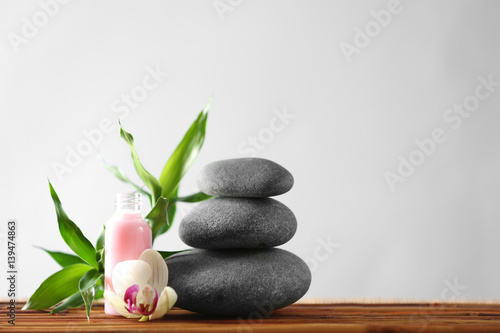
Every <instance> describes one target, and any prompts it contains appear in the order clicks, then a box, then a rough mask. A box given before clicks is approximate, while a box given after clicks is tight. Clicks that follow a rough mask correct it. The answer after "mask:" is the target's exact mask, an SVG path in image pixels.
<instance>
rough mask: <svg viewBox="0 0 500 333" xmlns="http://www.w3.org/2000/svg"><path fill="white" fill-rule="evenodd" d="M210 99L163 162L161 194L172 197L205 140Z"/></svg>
mask: <svg viewBox="0 0 500 333" xmlns="http://www.w3.org/2000/svg"><path fill="white" fill-rule="evenodd" d="M210 102H211V99H210V101H209V102H208V103H207V105H206V106H205V108H204V109H203V110H202V111H201V112H200V113H199V114H198V118H196V120H195V121H194V122H193V124H192V125H191V127H190V128H189V130H188V131H187V132H186V134H185V135H184V138H183V139H182V141H181V142H180V143H179V145H178V146H177V148H176V149H175V151H174V153H173V154H172V156H170V159H169V160H168V161H167V163H166V164H165V167H164V168H163V170H162V172H161V175H160V179H159V180H160V184H161V186H162V187H163V190H162V193H161V194H162V196H164V197H165V198H169V199H170V198H172V197H173V196H174V195H173V193H174V191H175V190H176V189H177V188H178V186H179V182H180V181H181V179H182V177H183V176H184V174H185V173H186V172H187V170H188V169H189V167H190V166H191V164H192V163H193V162H194V160H195V158H196V156H198V152H199V151H200V149H201V147H202V146H203V142H204V141H205V129H206V126H207V117H208V109H209V107H210Z"/></svg>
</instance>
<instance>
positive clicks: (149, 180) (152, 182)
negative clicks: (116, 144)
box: [120, 123, 162, 202]
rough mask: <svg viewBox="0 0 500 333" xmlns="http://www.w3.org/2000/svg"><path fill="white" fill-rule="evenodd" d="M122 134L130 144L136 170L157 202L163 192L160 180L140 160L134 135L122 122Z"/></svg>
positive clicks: (153, 199)
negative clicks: (124, 127) (126, 129)
mask: <svg viewBox="0 0 500 333" xmlns="http://www.w3.org/2000/svg"><path fill="white" fill-rule="evenodd" d="M120 136H121V137H122V138H123V140H125V142H127V144H128V145H129V147H130V151H131V154H132V160H133V161H134V167H135V170H136V171H137V174H138V175H139V177H141V179H142V181H143V182H144V184H146V186H147V187H148V188H149V189H150V190H151V192H152V202H156V201H157V200H158V198H159V197H160V196H161V193H162V187H161V185H160V182H158V180H157V179H156V178H155V177H153V176H152V175H151V174H150V173H149V172H148V171H146V169H145V168H144V167H143V166H142V164H141V162H140V161H139V156H137V151H136V150H135V145H134V137H133V136H132V134H130V133H128V132H127V131H125V130H124V129H123V127H122V124H121V123H120Z"/></svg>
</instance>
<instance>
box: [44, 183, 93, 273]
mask: <svg viewBox="0 0 500 333" xmlns="http://www.w3.org/2000/svg"><path fill="white" fill-rule="evenodd" d="M49 186H50V195H51V196H52V200H53V201H54V206H55V208H56V214H57V223H58V224H59V232H60V233H61V236H62V238H63V239H64V241H65V242H66V244H68V246H69V247H70V249H72V250H73V252H75V254H77V255H78V256H79V257H80V258H82V259H83V260H84V261H86V262H87V263H88V264H89V265H91V266H93V267H95V268H97V262H96V260H95V253H96V251H95V248H94V246H93V245H92V243H91V242H90V241H89V240H88V239H87V238H86V237H85V236H84V235H83V233H82V231H81V230H80V228H78V226H77V225H76V224H75V223H74V222H73V221H71V220H70V219H69V217H68V215H66V212H65V211H64V209H63V207H62V204H61V201H60V200H59V197H58V196H57V193H56V191H55V190H54V188H53V187H52V184H51V183H50V181H49Z"/></svg>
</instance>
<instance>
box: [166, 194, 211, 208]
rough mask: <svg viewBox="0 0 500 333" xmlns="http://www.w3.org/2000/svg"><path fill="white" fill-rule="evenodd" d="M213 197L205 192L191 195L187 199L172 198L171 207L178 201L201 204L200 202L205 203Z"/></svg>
mask: <svg viewBox="0 0 500 333" xmlns="http://www.w3.org/2000/svg"><path fill="white" fill-rule="evenodd" d="M211 197H212V196H211V195H208V194H205V193H203V192H198V193H195V194H191V195H188V196H186V197H174V198H171V199H170V205H172V204H174V203H176V202H178V201H182V202H191V203H193V202H200V201H204V200H207V199H210V198H211Z"/></svg>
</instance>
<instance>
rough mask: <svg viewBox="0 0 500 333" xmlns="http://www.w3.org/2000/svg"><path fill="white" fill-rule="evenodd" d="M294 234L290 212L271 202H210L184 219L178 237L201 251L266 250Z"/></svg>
mask: <svg viewBox="0 0 500 333" xmlns="http://www.w3.org/2000/svg"><path fill="white" fill-rule="evenodd" d="M296 230H297V220H296V219H295V215H293V213H292V211H291V210H290V209H288V207H286V206H285V205H284V204H282V203H281V202H279V201H277V200H274V199H270V198H211V199H208V200H206V201H203V202H201V203H199V204H198V205H197V206H196V207H195V208H193V209H192V210H191V211H190V212H189V213H188V214H187V215H186V216H185V217H184V218H183V219H182V222H181V224H180V226H179V236H180V238H181V239H182V241H183V242H184V243H186V244H187V245H189V246H192V247H197V248H201V249H230V248H269V247H274V246H279V245H282V244H284V243H286V242H288V241H289V240H290V239H291V238H292V237H293V235H294V234H295V231H296Z"/></svg>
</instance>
